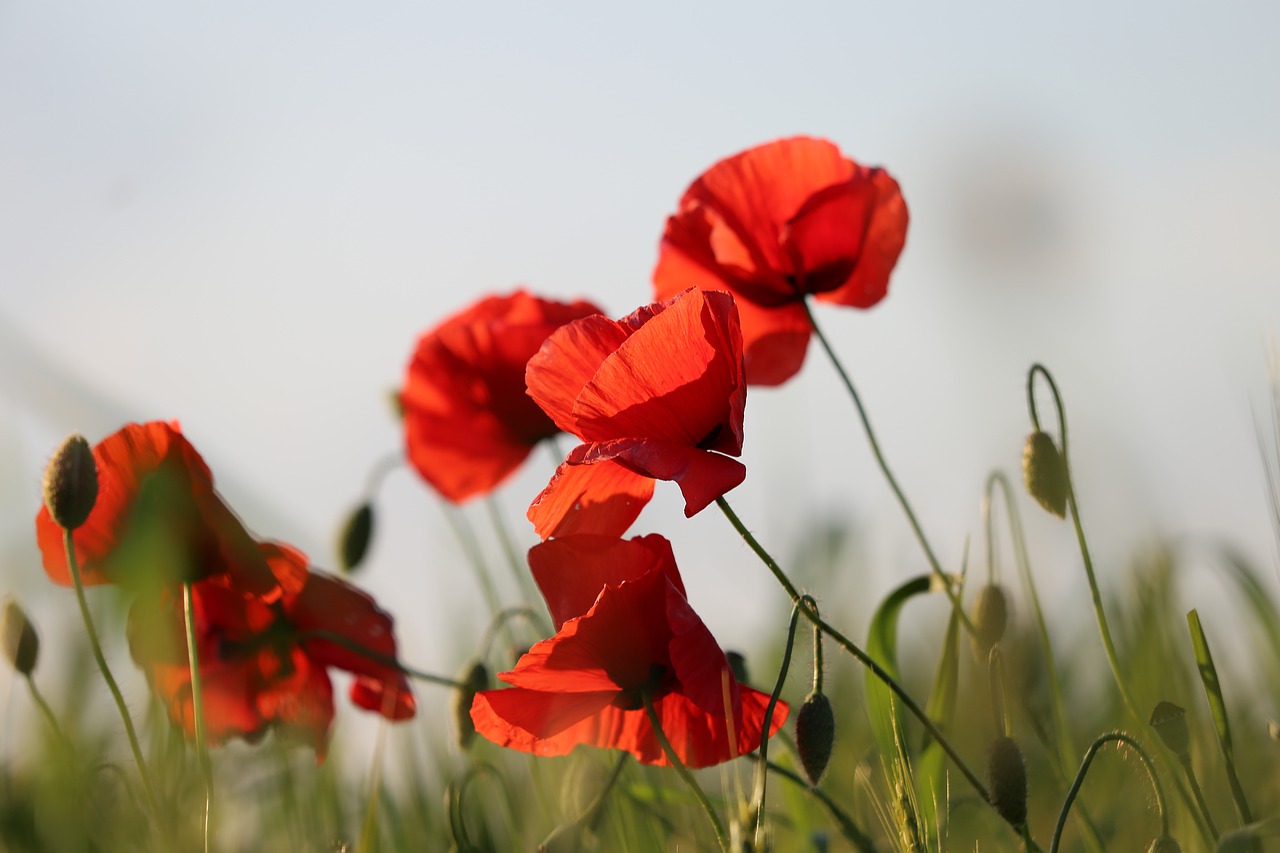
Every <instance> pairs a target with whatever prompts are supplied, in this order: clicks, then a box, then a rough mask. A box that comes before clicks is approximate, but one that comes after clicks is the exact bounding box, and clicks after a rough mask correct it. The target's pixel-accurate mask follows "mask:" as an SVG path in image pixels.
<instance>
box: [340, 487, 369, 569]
mask: <svg viewBox="0 0 1280 853" xmlns="http://www.w3.org/2000/svg"><path fill="white" fill-rule="evenodd" d="M372 539H373V505H372V504H369V503H363V504H361V505H360V506H359V507H357V508H356V510H355V511H354V512H352V513H351V515H350V516H348V517H347V521H346V523H345V524H343V525H342V533H341V534H340V535H339V537H338V567H339V568H340V569H342V572H343V574H350V573H351V572H353V571H355V570H356V569H357V568H359V567H360V564H361V563H363V562H364V558H365V555H366V554H368V553H369V542H370V541H372Z"/></svg>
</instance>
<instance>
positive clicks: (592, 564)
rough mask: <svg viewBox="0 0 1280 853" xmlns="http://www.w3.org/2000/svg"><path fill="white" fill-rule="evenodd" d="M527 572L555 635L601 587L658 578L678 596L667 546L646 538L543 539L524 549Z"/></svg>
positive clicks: (654, 536) (681, 585)
mask: <svg viewBox="0 0 1280 853" xmlns="http://www.w3.org/2000/svg"><path fill="white" fill-rule="evenodd" d="M529 569H530V571H531V572H532V573H533V579H534V580H535V581H536V582H537V584H538V589H540V590H541V591H542V597H543V598H544V599H546V602H547V608H548V609H549V610H550V611H551V618H552V620H554V622H555V627H556V630H557V631H558V630H560V626H561V625H563V624H564V623H565V622H566V621H567V620H569V619H572V618H574V617H575V616H582V615H583V614H584V613H586V612H587V611H588V610H590V609H591V607H592V605H594V604H595V602H596V598H597V597H598V596H599V595H600V590H601V589H602V588H603V587H605V586H618V585H620V584H621V583H622V582H623V581H629V580H635V579H636V578H639V577H640V576H642V575H644V574H647V573H649V572H654V571H656V572H661V573H663V574H664V575H666V577H667V579H668V580H669V581H671V583H672V585H673V586H674V587H675V588H676V590H677V591H678V592H679V593H680V594H681V595H684V583H683V581H682V580H681V578H680V570H679V569H678V568H677V567H676V560H675V555H674V554H673V553H672V552H671V543H670V542H668V541H667V540H666V539H665V538H663V537H662V536H659V535H657V534H650V535H648V536H640V537H636V538H634V539H619V538H617V537H615V536H597V535H591V534H579V535H576V536H565V537H560V538H556V539H549V540H547V541H546V542H543V543H541V544H539V545H534V546H533V547H532V548H530V549H529Z"/></svg>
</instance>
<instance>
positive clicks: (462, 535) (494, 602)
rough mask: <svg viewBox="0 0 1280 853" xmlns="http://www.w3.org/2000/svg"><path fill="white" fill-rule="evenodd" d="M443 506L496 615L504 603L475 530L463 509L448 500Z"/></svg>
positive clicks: (490, 611)
mask: <svg viewBox="0 0 1280 853" xmlns="http://www.w3.org/2000/svg"><path fill="white" fill-rule="evenodd" d="M443 506H444V515H445V518H446V519H448V521H449V526H450V527H452V528H453V533H454V535H455V536H457V538H458V543H459V544H460V545H461V546H462V550H463V553H465V554H466V557H467V562H468V563H469V564H470V565H471V570H472V572H473V573H474V574H475V576H476V582H477V583H479V585H480V592H481V593H482V594H483V595H484V600H485V604H487V605H488V607H489V615H491V616H496V615H497V614H498V613H500V612H501V611H502V605H501V603H499V600H498V589H497V587H495V586H494V585H493V577H492V576H491V575H490V574H489V566H488V564H487V563H486V562H485V559H484V554H483V553H482V552H481V550H480V543H479V541H478V540H477V539H476V534H475V531H474V530H472V529H471V525H470V524H469V523H468V522H467V518H466V516H465V515H464V514H463V512H462V510H461V509H459V508H458V507H456V506H454V505H453V504H451V503H447V502H444V503H443Z"/></svg>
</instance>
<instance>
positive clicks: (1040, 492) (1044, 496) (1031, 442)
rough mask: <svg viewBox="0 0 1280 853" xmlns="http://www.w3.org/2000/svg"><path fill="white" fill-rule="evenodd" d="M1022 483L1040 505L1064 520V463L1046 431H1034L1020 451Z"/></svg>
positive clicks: (1065, 492)
mask: <svg viewBox="0 0 1280 853" xmlns="http://www.w3.org/2000/svg"><path fill="white" fill-rule="evenodd" d="M1022 480H1023V482H1024V483H1025V484H1026V486H1027V492H1028V493H1029V494H1030V495H1031V497H1033V498H1035V499H1036V501H1037V502H1038V503H1039V504H1040V506H1042V507H1044V508H1045V509H1046V510H1047V511H1048V512H1051V513H1053V514H1054V515H1056V516H1057V517H1058V518H1066V517H1067V464H1066V462H1065V461H1064V460H1063V458H1062V454H1061V453H1059V452H1058V445H1056V444H1054V442H1053V437H1052V436H1051V435H1049V434H1048V433H1047V432H1042V431H1040V430H1036V431H1035V432H1033V433H1031V435H1029V436H1027V443H1026V444H1025V445H1024V446H1023V448H1022Z"/></svg>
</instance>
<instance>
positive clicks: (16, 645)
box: [0, 598, 40, 675]
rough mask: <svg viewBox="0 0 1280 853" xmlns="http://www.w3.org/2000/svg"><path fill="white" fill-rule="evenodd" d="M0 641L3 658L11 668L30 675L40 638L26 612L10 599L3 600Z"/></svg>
mask: <svg viewBox="0 0 1280 853" xmlns="http://www.w3.org/2000/svg"><path fill="white" fill-rule="evenodd" d="M0 640H2V641H3V644H4V656H5V657H6V658H8V659H9V663H11V664H13V668H14V669H16V670H17V671H18V672H20V673H22V674H23V675H31V672H32V670H34V669H35V668H36V659H37V658H38V657H39V656H40V637H39V636H38V635H37V634H36V629H35V628H34V627H33V626H32V624H31V620H30V619H28V618H27V614H26V612H25V611H24V610H23V609H22V608H21V607H20V606H19V605H18V602H16V601H14V600H13V599H11V598H10V599H6V600H5V603H4V615H3V617H0Z"/></svg>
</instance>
